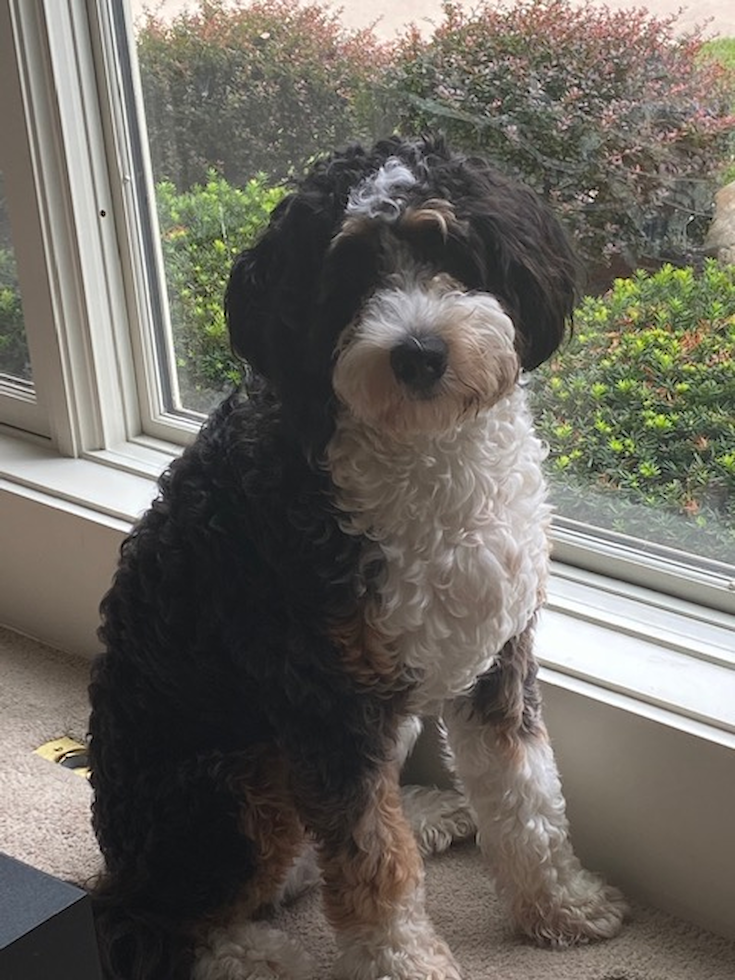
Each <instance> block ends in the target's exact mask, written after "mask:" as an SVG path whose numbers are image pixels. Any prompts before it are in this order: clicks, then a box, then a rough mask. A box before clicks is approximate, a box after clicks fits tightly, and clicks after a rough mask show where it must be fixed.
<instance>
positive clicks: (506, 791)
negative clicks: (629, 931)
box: [444, 704, 626, 946]
mask: <svg viewBox="0 0 735 980" xmlns="http://www.w3.org/2000/svg"><path fill="white" fill-rule="evenodd" d="M444 723H445V725H446V734H447V737H448V742H449V748H450V751H451V754H452V756H453V759H454V767H455V769H456V771H457V773H458V775H459V776H460V778H461V780H462V784H463V786H464V787H465V789H466V791H467V793H468V795H469V797H470V800H471V801H472V806H473V809H474V811H475V813H476V814H477V822H478V827H479V833H478V841H479V843H480V846H481V848H482V851H483V854H484V855H485V856H486V857H487V859H488V860H489V862H490V864H491V866H492V868H493V870H494V873H495V877H496V886H497V888H498V892H499V893H500V894H501V895H502V896H503V897H504V898H505V899H506V901H507V902H508V904H509V905H510V907H511V909H512V912H513V916H514V918H515V920H516V923H517V925H518V926H519V928H520V929H521V930H522V931H523V932H525V933H526V934H527V935H529V936H530V937H531V938H533V939H535V940H536V941H538V942H542V943H546V944H549V945H552V946H566V945H572V944H576V943H585V942H588V941H589V940H592V939H605V938H609V937H611V936H614V935H616V934H617V933H618V932H619V931H620V927H621V924H622V921H623V918H624V916H625V913H626V904H625V901H624V899H623V897H622V895H621V894H620V892H619V891H618V890H617V889H615V888H612V887H610V886H609V885H606V884H605V882H604V881H603V880H602V879H601V878H599V877H597V876H596V875H594V874H591V873H590V872H589V871H586V870H585V869H584V868H583V867H582V865H581V864H580V862H579V860H578V858H577V857H576V855H575V854H574V851H573V850H572V844H571V841H570V839H569V825H568V822H567V818H566V812H565V811H566V807H565V802H564V797H563V795H562V788H561V781H560V779H559V774H558V771H557V768H556V763H555V761H554V756H553V752H552V749H551V746H550V744H549V742H548V739H547V738H546V735H545V733H542V734H540V735H536V736H534V737H532V738H527V739H525V740H524V741H523V742H519V743H518V744H517V745H515V746H514V748H513V750H512V751H511V750H510V749H509V746H508V745H507V744H506V745H503V744H500V740H499V739H497V738H496V737H494V734H493V729H492V728H491V727H489V726H487V725H482V723H481V722H480V721H479V720H478V719H477V717H476V716H474V715H473V714H472V713H471V712H470V711H469V710H468V709H467V705H466V704H460V705H457V704H448V705H447V706H446V707H445V711H444Z"/></svg>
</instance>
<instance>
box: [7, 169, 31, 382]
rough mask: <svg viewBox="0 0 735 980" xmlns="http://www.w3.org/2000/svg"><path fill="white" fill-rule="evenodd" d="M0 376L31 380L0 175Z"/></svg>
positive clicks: (11, 240) (16, 276) (11, 241)
mask: <svg viewBox="0 0 735 980" xmlns="http://www.w3.org/2000/svg"><path fill="white" fill-rule="evenodd" d="M0 374H5V375H10V376H11V377H13V378H17V379H19V380H22V381H30V380H31V362H30V357H29V354H28V345H27V343H26V332H25V327H24V324H23V308H22V305H21V299H20V287H19V286H18V274H17V270H16V266H15V252H14V250H13V239H12V235H11V231H10V220H9V218H8V212H7V208H6V204H5V187H4V182H3V174H2V171H0Z"/></svg>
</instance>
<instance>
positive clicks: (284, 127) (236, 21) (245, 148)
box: [137, 0, 388, 190]
mask: <svg viewBox="0 0 735 980" xmlns="http://www.w3.org/2000/svg"><path fill="white" fill-rule="evenodd" d="M137 40H138V43H137V47H138V61H139V64H140V74H141V83H142V88H143V96H144V100H145V103H146V114H147V123H148V135H149V141H150V147H151V156H152V160H153V170H154V173H155V176H156V178H157V179H166V180H170V181H172V182H173V183H174V184H175V185H176V186H177V187H178V188H179V190H186V189H187V188H189V187H190V186H192V184H194V183H202V182H204V181H205V180H206V179H207V174H208V171H209V169H210V168H212V167H214V168H215V169H216V170H217V171H218V172H219V173H220V174H221V175H222V176H223V177H225V178H227V180H229V181H230V182H232V183H235V184H245V183H247V181H248V180H250V179H251V178H252V177H254V176H255V175H256V174H258V173H260V172H261V171H268V172H269V173H271V174H275V175H276V176H277V178H281V179H283V178H285V177H287V176H288V175H289V174H290V173H291V172H293V171H297V172H298V171H301V170H302V169H303V166H304V164H305V163H306V161H307V160H308V159H309V158H310V157H312V156H313V155H314V154H316V153H321V152H324V151H325V150H326V149H329V148H330V147H333V146H337V145H339V144H342V143H345V142H346V141H348V140H351V139H356V138H370V136H371V132H370V130H375V129H377V128H379V127H380V126H381V125H382V124H381V122H380V118H381V117H382V110H381V108H380V99H378V98H376V97H375V94H374V90H375V84H376V80H378V81H379V80H380V78H381V75H382V72H383V70H384V68H385V65H386V58H387V57H388V51H387V49H386V48H385V47H384V46H381V45H380V44H379V43H378V41H377V40H376V38H375V36H374V35H373V34H372V32H370V31H359V32H348V31H345V30H344V29H343V28H342V26H341V25H340V22H339V19H338V17H337V15H336V14H335V13H334V12H332V11H330V10H329V9H328V8H327V7H326V6H324V5H320V4H317V3H305V4H300V3H299V2H298V0H253V2H252V3H248V4H247V5H245V4H243V3H239V4H235V5H233V4H231V3H227V2H226V0H200V3H199V5H198V7H196V8H195V9H194V10H192V11H184V12H182V13H180V14H178V15H177V16H176V17H175V18H174V19H173V20H172V21H170V22H168V21H165V20H163V19H161V18H159V17H158V16H156V14H155V13H149V14H148V15H147V16H146V17H145V18H144V19H143V21H142V23H141V24H140V25H139V29H138V32H137Z"/></svg>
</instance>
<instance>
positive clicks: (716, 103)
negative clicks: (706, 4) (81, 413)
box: [133, 0, 735, 563]
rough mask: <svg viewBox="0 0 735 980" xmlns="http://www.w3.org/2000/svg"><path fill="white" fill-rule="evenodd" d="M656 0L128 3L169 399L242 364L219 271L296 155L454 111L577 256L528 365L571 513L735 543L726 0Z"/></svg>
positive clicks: (274, 197)
mask: <svg viewBox="0 0 735 980" xmlns="http://www.w3.org/2000/svg"><path fill="white" fill-rule="evenodd" d="M645 6H646V4H645V0H643V3H640V2H638V0H636V2H631V3H630V4H626V3H625V2H624V0H613V2H612V4H607V5H606V4H603V3H596V2H592V3H589V4H586V5H582V4H578V3H575V2H573V0H521V2H516V3H513V2H509V3H508V4H503V5H495V4H488V5H486V6H482V5H477V6H475V5H474V4H467V5H466V6H465V5H459V4H447V5H446V6H444V7H442V6H441V5H440V4H439V3H438V2H434V0H424V2H421V0H412V2H411V3H410V4H405V5H398V4H390V5H389V4H386V3H378V2H373V3H370V2H369V0H348V2H345V3H340V4H335V5H334V7H332V6H325V5H319V4H309V3H303V4H299V3H298V2H296V0H255V2H252V3H249V4H245V3H238V2H233V3H224V2H219V0H208V2H204V0H202V2H200V3H196V2H192V3H189V4H187V5H184V4H182V3H180V2H175V0H168V2H167V0H162V2H160V3H158V4H156V5H155V6H154V7H153V8H152V9H153V10H154V13H150V12H146V10H145V5H144V3H143V2H142V0H140V2H139V3H138V2H135V3H133V10H134V13H135V15H136V42H137V52H138V60H139V65H140V72H141V82H142V91H143V96H144V100H145V109H146V117H147V123H148V138H149V143H150V148H151V154H152V160H153V169H154V177H155V182H156V195H157V206H158V213H159V220H160V228H161V235H162V247H163V254H164V259H165V266H166V273H167V279H168V294H169V302H170V307H171V318H172V325H173V333H174V343H175V353H176V363H177V367H178V372H179V387H180V391H181V399H182V404H183V407H184V408H193V409H197V410H206V409H208V408H209V407H210V406H211V405H212V404H213V403H214V401H216V400H217V399H218V398H219V397H220V396H221V393H222V392H223V391H224V390H226V389H227V388H228V387H229V385H230V384H231V383H232V382H233V381H234V380H236V379H237V377H238V374H239V372H240V370H241V368H240V366H239V365H238V364H237V363H236V362H235V361H233V359H232V357H231V355H230V353H229V349H228V344H227V338H226V331H225V324H224V318H223V314H222V295H223V291H224V287H225V282H226V279H227V275H228V272H229V268H230V263H231V261H232V259H233V257H234V256H235V255H236V254H237V253H238V252H239V251H240V250H241V249H242V248H244V247H245V246H247V245H248V244H249V243H250V242H252V241H253V239H254V238H255V236H256V235H257V234H258V232H259V231H260V230H261V229H262V228H263V226H264V223H265V222H266V220H267V215H268V213H269V211H270V209H271V208H272V207H273V206H274V205H275V203H276V202H277V201H278V200H279V199H280V197H281V195H282V194H283V193H284V191H283V189H282V183H283V181H284V179H285V178H287V177H289V175H292V174H298V173H299V172H301V171H302V168H303V166H304V164H305V162H306V161H308V159H309V158H310V157H313V156H314V155H315V154H318V153H320V152H326V151H329V150H330V149H332V148H334V147H337V146H339V145H341V144H344V143H346V142H348V141H350V140H354V139H361V140H366V141H370V140H372V138H373V137H375V136H377V135H386V134H387V133H390V132H391V131H393V129H394V128H395V127H398V128H399V129H400V130H401V131H402V132H404V133H406V134H411V133H414V134H415V133H421V132H423V131H426V130H427V129H434V130H442V131H443V132H444V133H446V135H447V137H448V138H449V141H450V143H451V144H452V145H453V146H454V147H456V148H457V149H459V150H461V151H463V152H466V153H481V154H483V155H485V156H487V157H489V158H491V159H492V160H493V161H494V162H495V164H496V165H497V166H498V167H499V168H500V169H502V170H504V171H505V172H507V173H508V174H510V175H512V176H514V177H519V178H521V179H522V180H523V181H525V182H526V183H527V184H529V185H530V186H531V187H532V188H533V189H534V190H535V191H536V192H537V193H538V194H540V195H541V196H542V197H544V198H545V199H546V200H547V201H548V203H549V204H550V205H551V206H552V208H553V209H554V210H555V211H556V213H557V214H558V215H559V216H560V217H561V219H562V220H563V221H564V222H565V224H566V226H567V228H568V230H569V233H570V235H571V236H572V239H573V241H574V245H575V249H576V251H577V253H578V255H579V257H580V261H581V264H582V266H583V267H584V270H585V276H584V286H583V288H582V295H581V297H580V302H579V305H578V308H577V310H576V313H575V322H576V326H575V331H574V337H573V339H572V341H571V342H570V343H569V344H567V345H565V346H564V347H563V348H562V349H561V351H560V352H559V354H558V355H557V356H556V357H554V358H553V359H552V360H551V361H550V362H548V363H547V364H545V365H544V366H542V367H541V368H540V369H539V370H538V371H536V372H534V373H533V375H532V376H531V378H530V380H529V390H530V393H531V397H532V402H533V406H534V410H535V413H536V418H537V423H538V428H539V431H540V434H541V435H542V437H543V438H544V439H545V440H547V441H548V443H549V445H550V455H549V461H548V473H549V478H550V482H551V484H552V490H553V496H554V500H555V503H556V505H557V508H558V512H559V513H560V515H562V516H563V517H566V518H569V519H572V520H576V521H580V522H583V523H586V524H591V525H595V526H598V527H604V528H608V529H611V530H615V531H620V532H622V533H625V534H628V535H634V536H636V537H639V538H641V539H646V540H648V541H651V542H656V543H661V544H665V545H667V546H673V547H676V548H680V549H685V550H688V551H690V552H692V553H693V554H695V555H699V556H702V557H703V558H709V559H717V560H719V561H725V562H728V563H735V359H734V356H733V351H734V350H735V272H734V271H733V266H732V265H729V264H728V260H729V261H732V260H733V259H735V245H733V243H732V241H731V242H730V251H729V252H728V251H727V249H726V248H723V250H722V251H721V252H720V253H719V257H716V256H715V255H714V253H715V252H717V248H716V247H715V246H714V245H713V244H712V242H713V239H712V237H711V226H712V218H713V208H714V201H715V195H716V194H717V192H718V190H720V189H721V188H724V187H725V186H726V185H727V184H728V183H729V182H731V181H733V179H735V138H734V136H733V133H734V129H733V122H734V120H733V115H732V112H733V107H735V76H734V75H733V71H734V70H735V39H733V38H735V16H733V14H732V12H731V11H729V8H728V10H726V9H725V8H726V7H728V5H722V4H720V5H713V6H712V8H711V11H710V10H709V8H708V12H711V13H712V14H713V17H714V19H713V20H712V21H711V22H710V23H708V25H707V28H706V32H704V33H703V32H701V31H699V30H698V29H696V28H695V27H694V23H693V21H692V17H693V16H694V14H692V16H689V15H688V14H685V15H683V16H681V17H679V19H677V16H676V15H677V11H678V2H677V0H655V3H654V2H653V0H651V2H650V4H649V6H648V10H646V9H641V8H645ZM335 11H339V13H335ZM379 18H380V19H379ZM687 18H688V19H687ZM409 19H411V20H413V21H414V23H415V25H418V26H412V25H411V24H410V23H409V22H408V21H409ZM370 25H374V27H373V28H372V29H370ZM717 31H719V32H720V33H721V34H722V35H723V37H722V39H721V40H720V41H718V42H716V43H714V44H713V43H710V42H708V41H707V40H706V38H707V37H709V36H710V35H712V34H714V33H715V32H717ZM731 191H732V187H731ZM730 197H731V199H732V198H733V197H735V195H733V194H731V195H730ZM733 206H734V205H733V204H731V205H730V208H731V211H730V219H729V220H730V223H731V224H730V228H732V221H733V218H732V207H733ZM708 235H709V237H708ZM725 244H727V243H725Z"/></svg>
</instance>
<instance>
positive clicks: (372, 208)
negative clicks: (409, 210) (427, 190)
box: [345, 157, 416, 219]
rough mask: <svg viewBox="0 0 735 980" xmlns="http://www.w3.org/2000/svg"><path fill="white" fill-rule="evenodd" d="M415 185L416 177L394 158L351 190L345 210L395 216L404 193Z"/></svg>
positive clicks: (397, 213)
mask: <svg viewBox="0 0 735 980" xmlns="http://www.w3.org/2000/svg"><path fill="white" fill-rule="evenodd" d="M415 184H416V177H415V176H414V175H413V173H411V171H410V170H409V168H408V167H407V166H406V165H405V163H402V162H401V160H399V159H398V158H397V157H389V158H388V159H387V160H386V162H385V164H384V165H383V166H382V167H380V169H379V170H377V171H376V172H375V173H374V174H372V175H371V176H370V177H368V178H367V179H366V180H364V181H363V182H362V183H361V184H358V186H357V187H355V188H353V190H352V191H351V192H350V196H349V200H348V202H347V207H346V209H345V210H346V212H347V214H348V215H360V216H364V217H367V218H375V217H377V216H378V215H380V216H382V217H383V218H386V219H391V218H397V217H398V215H399V214H400V213H401V211H402V209H403V207H404V204H405V198H404V192H405V191H406V190H408V188H410V187H413V186H414V185H415Z"/></svg>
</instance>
